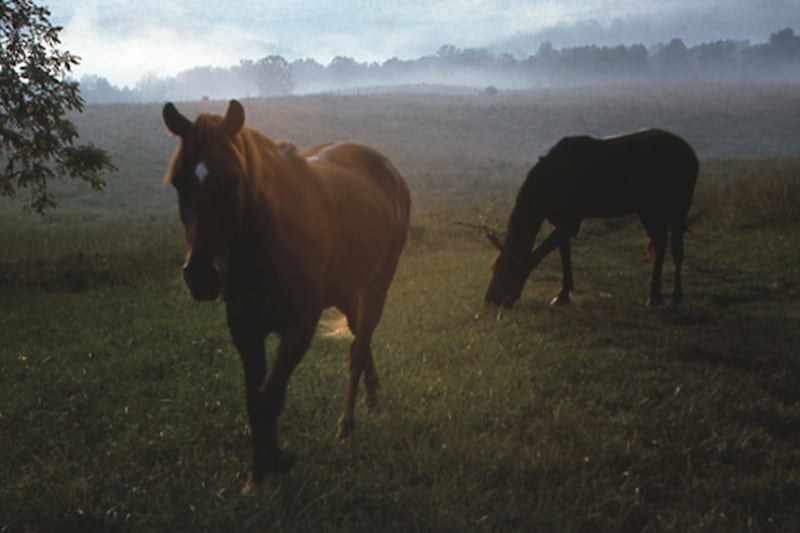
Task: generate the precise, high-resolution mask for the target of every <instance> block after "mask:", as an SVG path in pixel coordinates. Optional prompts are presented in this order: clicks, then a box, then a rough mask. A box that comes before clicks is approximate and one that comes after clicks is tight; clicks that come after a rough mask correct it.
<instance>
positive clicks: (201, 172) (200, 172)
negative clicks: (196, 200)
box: [194, 161, 208, 185]
mask: <svg viewBox="0 0 800 533" xmlns="http://www.w3.org/2000/svg"><path fill="white" fill-rule="evenodd" d="M194 176H195V177H196V178H197V183H198V184H199V185H202V184H203V182H204V181H205V180H206V177H208V167H207V166H206V164H205V163H204V162H202V161H200V162H199V163H197V166H196V167H194Z"/></svg>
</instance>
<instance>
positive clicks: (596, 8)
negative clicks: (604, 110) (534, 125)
mask: <svg viewBox="0 0 800 533" xmlns="http://www.w3.org/2000/svg"><path fill="white" fill-rule="evenodd" d="M40 1H41V2H42V3H44V5H47V6H48V7H49V8H50V10H51V12H52V17H51V20H52V21H53V22H54V23H55V24H58V25H61V26H63V27H64V31H63V32H62V34H61V37H62V44H63V46H64V48H65V49H67V50H69V51H70V52H72V53H73V54H76V55H78V56H80V57H81V66H80V67H79V68H78V70H77V71H76V75H77V76H78V77H80V76H81V75H83V74H98V75H101V76H104V77H106V78H108V79H109V81H111V82H112V83H114V84H116V85H120V86H123V85H129V86H133V85H134V84H135V83H136V81H138V80H139V79H140V78H141V77H142V76H143V75H145V74H155V75H159V76H163V75H173V74H176V73H177V72H179V71H181V70H186V69H188V68H191V67H193V66H207V65H212V66H231V65H234V64H237V63H238V62H239V60H240V59H258V58H260V57H263V56H265V55H269V54H280V55H282V56H284V57H285V58H286V59H287V60H290V61H291V60H294V59H301V58H306V57H309V58H313V59H315V60H317V61H318V62H320V63H322V64H328V63H329V62H330V60H331V59H332V58H333V57H335V56H337V55H341V56H348V57H352V58H355V59H356V60H358V61H378V62H383V61H385V60H386V59H389V58H391V57H399V58H401V59H415V58H418V57H420V56H424V55H431V54H435V53H436V51H437V50H438V49H439V47H440V46H441V45H443V44H453V45H455V46H457V47H459V48H468V47H496V48H493V50H495V51H498V50H499V51H511V52H513V53H517V54H524V53H527V54H531V53H535V52H536V49H537V48H538V44H540V43H541V42H542V41H544V40H548V41H550V42H551V43H552V44H553V45H554V46H555V47H556V48H561V47H564V46H576V45H581V44H601V45H602V44H606V45H616V44H626V45H630V44H636V43H641V44H645V45H648V46H649V45H652V44H655V43H658V42H667V41H669V40H670V39H672V38H673V37H681V38H683V39H684V40H685V41H686V42H687V44H693V43H698V42H706V41H711V40H716V39H746V40H750V41H751V42H764V41H766V40H767V39H768V38H769V35H770V34H771V33H774V32H775V31H777V30H780V29H783V28H787V27H791V28H793V29H794V30H795V32H796V33H800V0H657V1H652V0H455V1H454V0H375V1H367V0H271V1H258V0H233V1H222V0H191V1H190V0H40ZM502 48H506V49H507V50H502ZM522 48H528V49H522Z"/></svg>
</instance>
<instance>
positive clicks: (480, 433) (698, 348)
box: [0, 221, 800, 531]
mask: <svg viewBox="0 0 800 533" xmlns="http://www.w3.org/2000/svg"><path fill="white" fill-rule="evenodd" d="M419 224H421V225H422V226H424V227H425V230H426V231H425V233H424V237H423V238H419V239H415V240H412V242H411V243H410V245H409V248H408V250H407V252H406V254H405V255H404V257H403V260H402V263H401V266H400V270H399V272H398V276H397V279H396V281H395V284H394V286H393V288H392V292H391V296H390V299H389V303H388V306H387V310H386V315H385V317H384V319H383V322H382V324H381V326H380V328H379V331H378V334H377V336H376V341H375V352H376V356H377V360H378V365H379V369H380V372H381V377H382V383H383V387H382V389H381V405H380V409H379V410H378V411H377V412H375V413H368V412H367V411H366V410H365V409H364V408H363V407H362V408H360V409H359V411H358V413H357V416H358V430H357V432H356V434H355V435H354V436H353V437H352V438H351V439H350V440H348V441H347V442H345V443H339V442H337V441H336V440H335V438H334V430H335V423H336V419H337V416H338V414H339V411H340V409H341V407H342V405H343V402H344V389H345V385H346V357H345V354H346V352H347V342H346V341H345V340H341V339H332V338H325V337H319V338H317V339H316V340H315V342H314V344H313V346H312V348H311V350H310V351H309V353H308V354H307V356H306V359H305V361H304V362H303V364H302V365H301V366H300V368H299V369H298V371H297V372H296V374H295V376H294V377H293V380H292V382H291V386H290V391H289V400H288V404H287V408H286V411H285V413H284V415H283V417H282V419H281V429H282V437H283V439H284V440H285V442H286V444H287V445H288V446H290V447H291V448H293V449H294V450H295V451H296V452H297V453H298V454H299V462H298V465H297V467H296V468H295V469H294V470H293V471H292V472H291V473H290V474H289V475H287V476H283V477H274V478H270V479H269V480H268V481H267V483H266V485H265V486H264V487H263V489H262V490H261V491H259V492H258V493H256V494H253V495H247V496H243V495H241V494H240V493H239V489H240V487H241V485H242V483H243V481H244V478H245V474H246V469H247V467H248V461H249V451H248V446H249V439H248V430H247V424H246V418H245V413H244V405H243V403H244V402H243V399H242V395H243V392H242V379H241V370H240V365H239V362H238V359H237V355H236V353H235V351H234V349H233V348H232V346H231V344H230V341H229V339H228V336H227V330H226V327H225V325H224V317H223V310H222V307H221V305H218V304H210V305H199V304H194V303H192V302H190V301H189V297H188V295H187V294H186V290H185V289H184V288H183V287H182V285H181V283H180V282H179V281H178V279H177V276H176V275H161V276H154V279H152V280H151V281H142V282H140V283H130V284H128V285H122V286H118V285H116V286H115V285H111V286H109V285H106V284H103V283H100V284H98V285H97V286H94V287H91V288H88V289H86V290H84V291H79V292H75V291H72V292H63V291H56V292H51V291H47V290H42V289H4V290H2V292H1V293H0V298H2V301H3V307H2V308H3V313H2V314H0V331H3V332H5V333H4V334H3V337H4V340H3V350H2V352H1V353H2V359H0V376H2V378H1V379H2V387H0V391H2V397H1V398H0V405H2V410H0V427H1V428H2V433H3V435H4V440H5V443H6V444H5V452H4V454H3V459H2V461H1V462H0V474H1V475H2V479H3V480H4V481H3V485H2V488H0V516H2V517H3V518H2V522H0V528H3V529H7V530H9V531H17V530H28V529H30V530H42V531H47V530H84V531H85V530H115V529H116V530H129V529H134V530H151V529H157V530H163V529H171V530H220V529H236V530H274V529H285V530H294V531H301V530H331V531H347V530H397V531H407V530H419V529H434V530H446V531H449V530H453V531H456V530H458V531H463V530H478V531H497V530H542V531H553V530H570V531H574V530H598V529H599V530H635V529H641V528H648V529H650V530H664V529H667V530H686V529H711V530H728V531H732V530H741V531H744V530H748V529H752V530H761V531H763V530H772V529H774V530H776V531H784V530H793V529H796V528H797V527H798V526H800V512H798V506H797V505H796V504H797V502H798V501H800V500H798V499H799V498H800V446H798V444H800V442H798V439H799V437H798V435H800V432H799V431H798V430H800V404H799V403H798V402H800V395H798V393H797V390H798V389H797V385H798V382H800V365H799V364H798V361H797V359H796V358H795V357H794V353H795V351H796V350H795V349H794V347H796V346H797V345H798V342H800V328H799V327H798V326H800V304H798V297H799V296H800V294H799V291H798V286H797V282H796V280H797V279H800V278H799V277H798V267H797V266H796V265H797V264H798V259H800V257H798V256H800V253H798V251H797V250H796V247H795V246H794V245H793V243H796V242H798V238H799V237H800V234H798V231H797V229H796V228H794V227H791V226H788V227H762V228H761V229H759V230H757V231H744V232H731V231H720V230H715V229H707V228H706V227H705V226H701V227H698V228H696V229H695V233H694V234H693V235H692V236H691V237H690V238H689V241H688V251H689V259H688V260H687V272H686V285H687V287H686V292H687V297H686V302H685V304H684V305H682V306H680V307H672V306H666V307H664V308H661V309H646V308H645V307H644V306H643V301H644V298H645V296H646V288H647V280H648V276H649V265H648V264H647V263H645V262H644V261H643V259H642V251H641V250H642V249H641V244H642V243H641V241H642V239H641V231H640V230H639V228H638V227H637V226H636V225H635V224H626V225H622V227H613V228H603V227H601V226H600V225H597V226H592V227H590V228H587V231H586V232H585V235H583V236H582V237H580V238H579V239H578V240H577V242H576V246H575V257H574V262H575V265H576V282H577V286H578V288H579V290H578V291H577V294H576V296H575V303H574V305H573V306H571V307H568V308H557V309H555V308H550V307H548V306H547V301H548V300H549V297H550V296H552V295H553V294H554V293H555V292H556V291H557V288H558V283H559V274H558V269H559V267H558V262H557V258H555V257H551V258H548V259H547V260H546V261H545V262H544V263H543V264H542V266H541V268H539V269H537V271H535V272H534V274H533V276H532V277H531V279H530V280H529V283H528V285H527V287H526V290H525V293H524V295H523V299H522V300H521V301H520V303H519V304H518V306H517V307H515V309H514V310H513V311H512V312H510V313H508V314H507V315H506V316H505V317H504V318H503V319H502V320H500V321H496V320H495V319H494V316H493V314H492V313H491V312H490V311H491V310H487V309H485V308H484V307H483V305H482V292H483V290H485V286H486V282H487V278H486V276H487V268H488V261H489V259H490V258H491V255H492V251H491V249H490V248H489V245H488V244H484V243H483V242H482V241H481V240H480V239H477V238H476V237H475V236H473V235H472V234H470V233H469V232H468V231H466V230H463V229H460V228H456V227H452V226H447V225H441V224H436V223H434V222H432V223H430V224H429V225H426V224H425V221H421V222H419Z"/></svg>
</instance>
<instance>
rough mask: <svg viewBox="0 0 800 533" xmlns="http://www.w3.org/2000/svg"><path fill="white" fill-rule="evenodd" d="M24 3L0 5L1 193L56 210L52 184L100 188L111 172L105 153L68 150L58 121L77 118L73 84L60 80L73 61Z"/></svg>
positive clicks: (72, 133)
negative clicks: (23, 195) (73, 182)
mask: <svg viewBox="0 0 800 533" xmlns="http://www.w3.org/2000/svg"><path fill="white" fill-rule="evenodd" d="M49 16H50V12H49V11H48V10H47V9H46V8H44V7H39V6H36V5H35V4H34V3H33V2H31V1H30V0H9V1H5V2H3V3H2V4H0V171H2V175H0V194H2V195H3V196H15V195H16V193H17V192H18V191H19V190H20V189H28V190H29V191H30V196H29V201H28V204H27V207H28V208H29V209H32V210H34V211H36V212H38V213H43V212H44V211H45V210H46V209H48V208H51V207H55V205H56V204H55V199H54V197H53V195H52V193H50V192H49V190H48V183H49V182H51V181H52V180H53V179H59V178H63V177H69V178H73V179H80V180H83V181H86V182H87V183H89V184H90V185H91V187H92V188H93V189H100V188H102V187H103V186H104V185H105V183H104V181H103V179H102V176H103V174H104V173H106V172H109V171H113V170H115V167H114V165H113V164H112V163H111V158H110V157H109V156H108V154H107V153H106V152H104V151H103V150H101V149H100V148H97V147H95V146H93V145H89V146H74V143H75V141H76V139H77V138H78V131H77V129H76V128H75V126H74V125H73V124H72V123H71V122H70V121H69V120H67V119H66V118H64V116H65V115H66V113H67V112H69V111H82V110H83V104H84V102H83V99H82V98H81V96H80V93H79V90H78V84H77V83H76V82H72V81H68V80H67V79H66V75H67V73H69V72H70V71H71V69H72V67H73V66H74V65H77V64H78V60H79V58H78V57H76V56H74V55H72V54H70V53H69V52H62V51H60V50H58V48H57V47H58V45H59V44H60V40H59V37H58V34H59V32H60V31H61V28H60V27H57V26H53V25H52V24H51V23H50V21H49V20H48V17H49Z"/></svg>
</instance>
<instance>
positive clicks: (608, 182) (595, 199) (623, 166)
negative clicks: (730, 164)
mask: <svg viewBox="0 0 800 533" xmlns="http://www.w3.org/2000/svg"><path fill="white" fill-rule="evenodd" d="M540 165H544V166H552V167H553V170H555V172H546V173H542V174H541V176H544V177H543V178H542V181H544V182H547V181H549V180H551V179H555V180H558V181H559V182H560V183H559V184H558V185H556V186H555V189H556V190H559V191H561V192H562V193H563V194H568V195H569V196H570V198H564V201H565V202H566V204H568V205H570V206H571V207H572V209H577V211H578V213H575V214H577V215H578V217H579V218H587V217H614V216H623V215H629V214H634V213H637V214H640V215H644V216H645V217H647V216H649V215H650V214H652V215H656V216H658V217H662V216H669V218H670V219H671V220H670V222H671V223H679V219H682V220H685V218H686V215H687V213H688V211H689V207H690V206H691V203H692V196H693V194H694V188H695V184H696V183H697V174H698V170H699V163H698V159H697V155H696V154H695V152H694V150H693V149H692V147H691V146H689V144H688V143H687V142H686V141H684V140H683V139H681V138H680V137H678V136H677V135H674V134H672V133H669V132H667V131H664V130H659V129H647V130H641V131H636V132H633V133H628V134H624V135H618V136H614V137H608V138H604V139H596V138H593V137H588V136H581V137H565V138H564V139H562V140H561V141H559V142H558V143H557V144H556V145H555V146H554V147H553V148H552V149H551V150H550V152H549V153H548V154H547V155H546V156H545V157H544V158H543V159H542V161H541V162H540ZM540 165H537V166H540ZM564 180H566V181H567V182H573V183H572V185H573V186H572V187H565V186H564V185H565V184H564Z"/></svg>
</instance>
